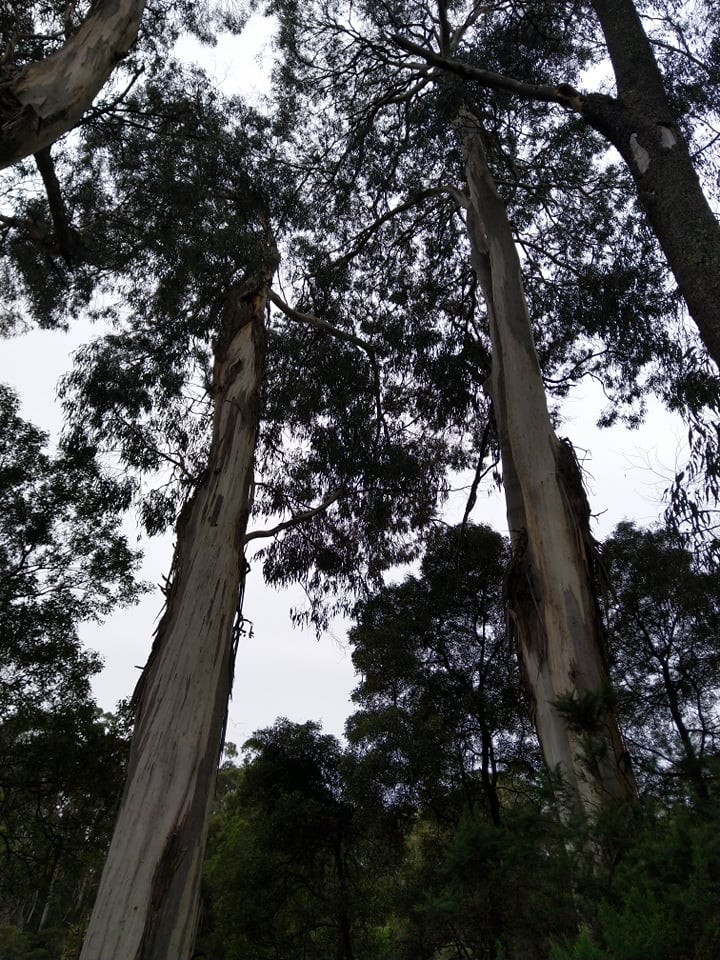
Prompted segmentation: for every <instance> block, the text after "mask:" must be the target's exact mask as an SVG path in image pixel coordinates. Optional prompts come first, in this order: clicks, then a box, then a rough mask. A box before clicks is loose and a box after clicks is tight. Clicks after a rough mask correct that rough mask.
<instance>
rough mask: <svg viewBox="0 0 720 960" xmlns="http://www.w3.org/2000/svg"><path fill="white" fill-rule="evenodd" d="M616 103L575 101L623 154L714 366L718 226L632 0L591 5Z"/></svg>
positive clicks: (719, 322) (719, 324)
mask: <svg viewBox="0 0 720 960" xmlns="http://www.w3.org/2000/svg"><path fill="white" fill-rule="evenodd" d="M592 6H593V8H594V10H595V13H596V14H597V17H598V20H599V21H600V27H601V29H602V31H603V34H604V36H605V42H606V44H607V49H608V54H609V56H610V61H611V63H612V66H613V70H614V72H615V83H616V87H617V99H615V98H612V97H603V96H599V95H591V96H588V97H585V98H582V105H581V112H582V114H583V116H584V117H585V118H586V120H587V121H588V122H589V123H590V124H591V125H592V126H594V127H595V129H597V130H598V131H599V132H600V133H602V134H603V135H604V136H606V137H607V138H608V140H610V142H611V143H612V144H613V145H614V146H615V147H616V148H617V149H618V151H619V152H620V153H621V154H622V156H623V159H624V160H625V162H626V163H627V165H628V167H629V168H630V172H631V173H632V175H633V178H634V180H635V184H636V186H637V191H638V196H639V198H640V202H641V204H642V205H643V207H644V208H645V211H646V213H647V217H648V220H649V222H650V226H651V228H652V230H653V232H654V233H655V236H656V237H657V239H658V242H659V243H660V246H661V247H662V249H663V251H664V253H665V256H666V257H667V261H668V265H669V266H670V269H671V270H672V272H673V274H674V276H675V279H676V281H677V284H678V287H679V288H680V293H681V294H682V295H683V297H684V299H685V302H686V303H687V306H688V310H689V311H690V315H691V316H692V318H693V320H694V321H695V323H696V325H697V327H698V330H699V331H700V336H701V337H702V339H703V342H704V343H705V346H706V347H707V349H708V353H709V354H710V356H711V357H712V358H713V359H714V361H715V363H716V364H717V365H718V367H720V223H718V220H717V218H716V217H715V215H714V214H713V212H712V210H711V208H710V205H709V204H708V201H707V198H706V197H705V194H704V193H703V190H702V187H701V185H700V181H699V179H698V175H697V173H696V171H695V167H694V165H693V162H692V158H691V156H690V152H689V150H688V146H687V143H686V142H685V139H684V137H683V136H682V134H681V132H680V130H679V129H678V126H677V123H676V118H675V115H674V112H673V110H672V107H671V106H670V102H669V100H668V97H667V93H666V90H665V85H664V81H663V77H662V74H661V72H660V68H659V67H658V64H657V61H656V60H655V56H654V54H653V51H652V47H651V45H650V42H649V40H648V38H647V35H646V33H645V31H644V29H643V25H642V22H641V20H640V18H639V16H638V14H637V11H636V9H635V6H634V4H633V2H632V0H592Z"/></svg>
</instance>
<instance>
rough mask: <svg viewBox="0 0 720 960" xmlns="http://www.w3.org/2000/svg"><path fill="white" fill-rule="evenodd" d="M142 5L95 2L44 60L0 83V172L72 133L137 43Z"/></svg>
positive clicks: (129, 0)
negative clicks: (114, 71) (76, 25)
mask: <svg viewBox="0 0 720 960" xmlns="http://www.w3.org/2000/svg"><path fill="white" fill-rule="evenodd" d="M144 8H145V0H96V2H95V3H93V5H92V8H91V11H90V13H89V14H88V16H87V17H86V19H85V20H84V21H83V22H82V24H81V25H80V27H79V28H78V29H77V30H76V32H75V33H74V34H72V36H71V37H70V38H69V39H68V40H67V41H66V42H65V43H64V44H63V45H62V47H60V48H59V49H58V50H56V51H55V52H54V53H52V54H51V55H50V56H49V57H47V58H46V59H45V60H41V61H39V62H38V63H31V64H28V65H27V66H25V67H22V68H20V69H19V70H17V72H16V73H14V74H12V73H10V76H7V75H5V76H4V77H3V78H2V80H0V169H2V168H3V167H8V166H10V164H12V163H16V162H17V161H18V160H22V158H23V157H27V156H30V154H32V153H37V152H38V151H41V150H43V149H44V148H45V147H48V146H50V144H51V143H53V142H54V141H55V140H57V139H58V137H60V136H62V134H64V133H67V131H68V130H71V129H72V128H73V127H74V126H75V124H76V123H77V122H78V121H79V120H80V118H81V117H82V115H83V114H84V113H85V111H86V110H87V109H88V107H89V106H90V104H91V103H92V102H93V100H94V99H95V97H96V96H97V94H98V93H99V92H100V90H101V88H102V86H103V85H104V83H105V81H106V80H107V78H108V77H109V76H110V74H111V73H112V70H113V68H114V67H115V66H116V64H117V63H118V62H119V61H120V60H122V59H123V57H124V56H125V55H126V54H127V52H128V50H129V49H130V47H131V46H132V45H133V43H134V42H135V40H136V38H137V34H138V29H139V27H140V19H141V17H142V13H143V10H144Z"/></svg>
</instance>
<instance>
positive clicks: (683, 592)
mask: <svg viewBox="0 0 720 960" xmlns="http://www.w3.org/2000/svg"><path fill="white" fill-rule="evenodd" d="M603 558H604V562H605V564H606V567H607V571H608V579H609V583H610V591H609V598H608V599H609V609H608V640H609V651H610V655H611V658H612V671H613V675H614V677H615V679H616V685H617V690H618V695H619V697H620V711H621V714H622V715H623V717H624V728H625V731H626V734H627V737H628V742H629V745H630V749H631V751H632V752H633V754H634V755H635V756H636V757H637V762H638V765H639V768H640V769H641V770H642V771H643V774H644V777H645V779H646V781H647V789H648V790H656V789H661V790H664V791H667V792H669V793H671V794H677V795H679V796H680V797H684V795H685V793H686V792H687V791H688V788H689V792H690V793H691V795H693V796H694V797H695V799H696V800H697V801H700V802H701V803H706V802H707V801H708V798H709V796H710V794H711V793H712V792H713V783H714V777H713V766H714V764H715V763H716V761H717V756H718V746H719V741H718V736H719V734H720V729H719V728H718V720H717V711H716V700H717V686H718V669H719V668H720V659H719V657H718V650H717V644H716V642H715V638H716V637H717V633H718V629H719V627H720V624H719V623H718V618H719V617H720V598H719V597H718V588H717V576H716V574H715V572H714V571H713V570H712V569H711V568H709V567H708V566H707V564H706V563H705V562H704V561H703V559H702V558H698V557H696V556H693V554H692V552H691V551H690V550H689V549H688V546H687V543H686V541H685V540H684V539H683V538H682V537H681V536H680V535H679V534H677V533H676V532H674V531H672V530H667V529H663V528H659V529H650V530H642V529H639V528H637V527H636V526H634V525H633V524H631V523H627V522H626V523H623V524H620V526H618V527H617V528H616V529H615V531H614V532H613V534H612V536H611V537H609V538H608V539H607V540H606V541H605V542H604V544H603Z"/></svg>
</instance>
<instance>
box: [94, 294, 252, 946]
mask: <svg viewBox="0 0 720 960" xmlns="http://www.w3.org/2000/svg"><path fill="white" fill-rule="evenodd" d="M266 303H267V286H266V285H265V284H262V285H261V286H257V285H254V286H253V288H252V289H250V290H249V291H248V288H247V287H246V288H245V289H241V290H239V291H238V290H235V291H233V292H232V294H231V295H230V296H229V297H228V300H227V303H226V308H225V311H224V315H223V332H222V335H221V337H220V341H219V343H218V345H217V347H216V352H215V354H216V359H215V373H214V380H215V410H214V420H213V438H212V443H211V448H210V455H209V459H208V468H207V472H206V474H205V477H204V479H203V480H202V482H201V483H200V485H199V486H198V487H197V489H196V490H195V493H194V494H193V496H192V498H191V499H190V501H189V502H188V503H187V505H186V506H185V508H184V509H183V511H182V513H181V515H180V518H179V520H178V523H177V527H176V534H177V539H176V546H175V556H174V558H173V569H172V575H171V585H170V589H169V592H168V597H167V605H166V608H165V612H164V614H163V617H162V620H161V621H160V624H159V626H158V629H157V633H156V637H155V643H154V644H153V649H152V652H151V654H150V658H149V660H148V663H147V665H146V667H145V670H144V672H143V675H142V677H141V680H140V683H139V684H138V688H137V690H136V694H135V698H136V711H137V718H136V725H135V734H134V736H133V741H132V748H131V753H130V763H129V768H128V777H127V783H126V786H125V793H124V796H123V800H122V804H121V808H120V813H119V815H118V820H117V823H116V826H115V833H114V836H113V840H112V844H111V847H110V851H109V853H108V858H107V862H106V864H105V869H104V871H103V875H102V880H101V883H100V889H99V891H98V895H97V900H96V902H95V908H94V910H93V914H92V918H91V920H90V925H89V928H88V932H87V935H86V938H85V943H84V945H83V951H82V954H81V958H82V960H151V958H152V960H187V958H188V957H189V956H190V952H191V950H192V946H193V943H194V939H195V930H196V925H197V913H198V897H199V891H200V875H201V867H202V861H203V855H204V851H205V841H206V836H207V827H208V821H209V817H210V807H211V803H212V798H213V794H214V785H215V777H216V772H217V764H218V759H219V755H220V750H221V747H222V741H223V736H224V729H225V717H226V712H227V702H228V698H229V696H230V690H231V687H232V678H233V663H234V653H235V651H234V643H233V621H234V619H235V616H236V612H237V608H238V603H239V600H238V598H239V596H240V595H241V589H242V584H243V581H244V575H245V574H244V571H245V558H244V553H243V540H244V535H245V530H246V527H247V521H248V515H249V512H250V507H251V488H252V474H253V457H254V450H255V439H256V435H257V429H258V420H259V415H260V389H261V385H262V378H263V369H264V353H265V327H264V314H265V307H266Z"/></svg>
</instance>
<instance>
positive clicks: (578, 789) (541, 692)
mask: <svg viewBox="0 0 720 960" xmlns="http://www.w3.org/2000/svg"><path fill="white" fill-rule="evenodd" d="M457 128H458V132H459V134H460V137H461V139H462V142H463V146H464V151H465V175H466V179H467V183H468V188H469V206H468V213H467V226H468V234H469V238H470V244H471V250H472V256H473V265H474V267H475V270H476V273H477V276H478V281H479V283H480V285H481V287H482V289H483V293H484V295H485V299H486V302H487V311H488V318H489V323H490V335H491V339H492V346H493V366H492V376H491V382H492V399H493V409H494V413H495V418H496V421H497V427H498V434H499V436H500V444H501V453H502V463H503V475H504V483H505V493H506V502H507V513H508V524H509V527H510V532H511V536H512V542H513V550H514V559H513V562H512V564H511V568H510V570H509V572H508V578H507V584H506V592H507V603H508V613H509V619H510V621H511V624H512V625H513V627H514V630H515V632H516V636H517V640H518V645H519V649H520V655H521V663H522V667H523V672H524V677H525V681H526V684H527V686H528V692H529V696H530V701H531V711H532V713H533V719H534V722H535V725H536V727H537V731H538V735H539V737H540V742H541V744H542V749H543V753H544V756H545V761H546V763H547V765H548V766H549V767H550V769H551V770H553V771H554V770H558V771H559V772H560V773H561V774H562V776H563V778H564V780H565V782H566V784H567V786H568V787H569V788H570V789H571V791H572V793H573V794H574V795H575V797H576V798H577V799H578V800H579V801H580V803H581V805H582V807H583V808H584V809H585V811H586V812H588V813H592V812H596V811H597V809H598V808H599V806H600V805H601V804H603V803H604V802H606V801H608V800H624V799H629V798H632V797H634V796H635V783H634V780H633V776H632V773H631V771H630V768H629V765H628V762H627V754H626V752H625V749H624V746H623V742H622V738H621V736H620V732H619V729H618V727H617V722H616V719H615V715H614V711H613V707H612V701H611V698H610V696H609V681H608V673H607V668H606V664H605V658H604V645H603V629H602V622H601V618H600V612H599V609H598V605H597V602H596V597H595V585H594V567H593V554H592V538H591V536H590V530H589V516H590V513H589V508H588V504H587V500H586V497H585V492H584V489H583V486H582V478H581V475H580V470H579V467H578V465H577V463H576V461H575V457H574V453H573V452H572V448H571V447H570V445H569V444H565V443H561V442H560V441H559V440H558V438H557V437H556V435H555V432H554V430H553V427H552V424H551V422H550V417H549V415H548V410H547V403H546V399H545V390H544V387H543V382H542V376H541V373H540V366H539V363H538V359H537V354H536V352H535V345H534V341H533V335H532V329H531V325H530V319H529V316H528V312H527V304H526V301H525V294H524V291H523V284H522V276H521V268H520V261H519V259H518V256H517V251H516V249H515V244H514V241H513V237H512V232H511V229H510V224H509V221H508V218H507V213H506V210H505V204H504V202H503V201H502V199H501V197H500V196H499V195H498V193H497V190H496V188H495V184H494V181H493V179H492V176H491V174H490V171H489V170H488V167H487V163H486V159H485V152H484V148H483V146H482V131H481V128H480V124H479V122H478V120H477V119H476V117H475V116H474V115H473V114H472V113H470V112H469V111H468V110H465V109H463V110H461V111H460V114H459V116H458V120H457Z"/></svg>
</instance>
